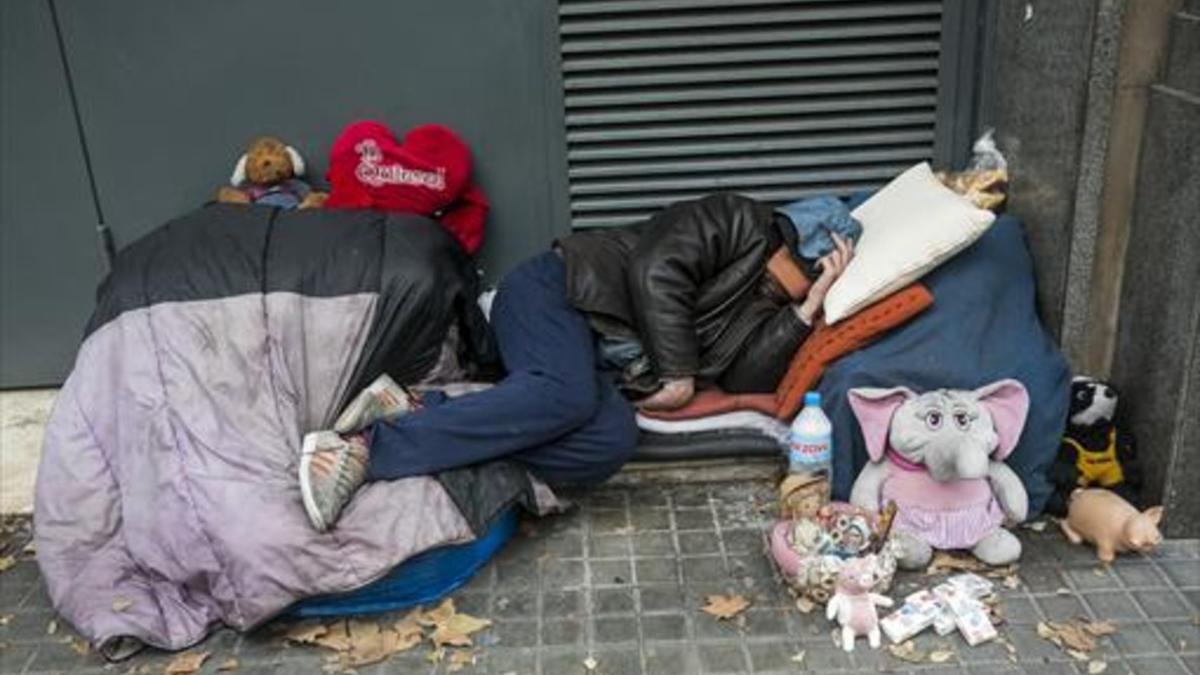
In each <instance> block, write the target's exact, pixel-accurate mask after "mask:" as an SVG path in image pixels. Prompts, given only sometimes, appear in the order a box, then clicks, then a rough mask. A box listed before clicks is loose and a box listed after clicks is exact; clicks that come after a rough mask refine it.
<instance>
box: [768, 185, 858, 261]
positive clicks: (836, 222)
mask: <svg viewBox="0 0 1200 675" xmlns="http://www.w3.org/2000/svg"><path fill="white" fill-rule="evenodd" d="M778 211H779V213H782V214H783V215H785V216H787V217H788V220H790V221H792V226H793V227H795V228H796V234H797V235H798V237H799V244H798V245H797V247H796V248H797V252H798V253H799V254H800V257H802V258H805V259H807V260H816V259H818V258H820V257H822V256H825V255H828V254H829V253H830V252H832V251H833V249H834V245H833V237H831V236H830V233H831V232H837V233H838V234H839V235H841V236H842V237H844V238H846V239H849V240H851V241H858V238H859V236H861V235H862V224H861V223H859V222H858V220H857V219H855V218H854V216H852V215H850V209H849V208H848V207H847V206H846V204H845V202H843V201H842V200H840V199H838V198H837V197H833V196H822V197H812V198H809V199H801V200H799V201H795V202H792V203H790V204H784V205H783V206H781V207H779V209H778Z"/></svg>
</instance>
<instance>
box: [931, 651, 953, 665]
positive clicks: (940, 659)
mask: <svg viewBox="0 0 1200 675" xmlns="http://www.w3.org/2000/svg"><path fill="white" fill-rule="evenodd" d="M952 658H954V652H951V651H947V650H945V649H939V650H937V651H932V652H929V661H930V662H931V663H945V662H947V661H949V660H950V659H952Z"/></svg>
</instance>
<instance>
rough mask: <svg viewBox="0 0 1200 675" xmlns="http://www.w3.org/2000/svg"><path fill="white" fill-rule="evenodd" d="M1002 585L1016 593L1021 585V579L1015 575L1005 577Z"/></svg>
mask: <svg viewBox="0 0 1200 675" xmlns="http://www.w3.org/2000/svg"><path fill="white" fill-rule="evenodd" d="M1001 583H1003V584H1004V587H1005V588H1007V589H1009V590H1013V591H1015V590H1017V588H1018V587H1019V586H1020V585H1021V578H1020V577H1018V576H1017V575H1015V574H1010V575H1008V576H1006V577H1004V581H1002V582H1001Z"/></svg>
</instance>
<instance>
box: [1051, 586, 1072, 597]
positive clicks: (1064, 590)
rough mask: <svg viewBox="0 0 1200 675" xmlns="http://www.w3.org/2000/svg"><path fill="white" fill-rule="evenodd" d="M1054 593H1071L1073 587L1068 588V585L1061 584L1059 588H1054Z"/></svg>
mask: <svg viewBox="0 0 1200 675" xmlns="http://www.w3.org/2000/svg"><path fill="white" fill-rule="evenodd" d="M1054 594H1055V595H1070V594H1071V589H1069V588H1067V587H1066V586H1059V587H1058V588H1056V589H1054Z"/></svg>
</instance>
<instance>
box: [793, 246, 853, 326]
mask: <svg viewBox="0 0 1200 675" xmlns="http://www.w3.org/2000/svg"><path fill="white" fill-rule="evenodd" d="M830 235H831V236H832V237H833V250H832V251H830V252H829V254H828V255H826V256H825V257H824V258H821V260H820V261H819V264H820V265H821V276H819V277H817V280H816V281H814V282H813V284H812V286H810V287H809V289H808V297H806V298H804V302H802V303H801V304H800V305H799V306H798V307H797V308H796V312H797V313H798V314H799V315H800V319H801V320H803V321H804V323H807V324H808V325H810V326H811V325H812V322H813V320H814V319H815V318H816V317H817V312H819V311H820V310H821V305H822V304H823V303H824V302H825V295H826V294H827V293H829V289H830V288H831V287H833V282H835V281H837V280H838V277H840V276H842V272H845V271H846V267H847V266H848V265H849V264H850V261H851V260H852V259H853V258H854V242H853V241H851V240H849V239H846V238H844V237H842V236H841V235H840V234H838V233H836V232H831V233H830Z"/></svg>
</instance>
